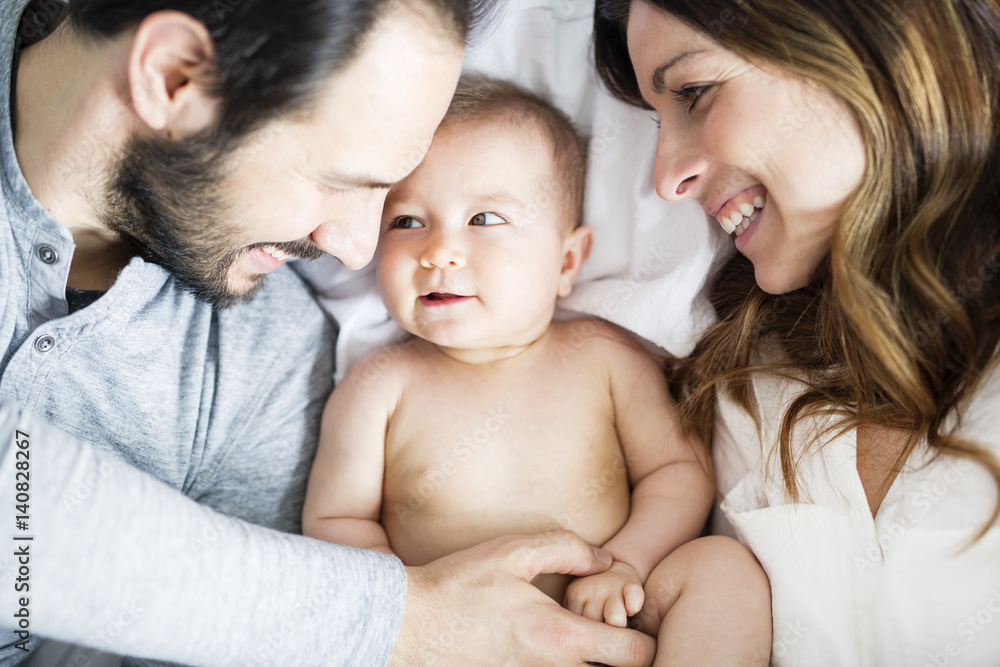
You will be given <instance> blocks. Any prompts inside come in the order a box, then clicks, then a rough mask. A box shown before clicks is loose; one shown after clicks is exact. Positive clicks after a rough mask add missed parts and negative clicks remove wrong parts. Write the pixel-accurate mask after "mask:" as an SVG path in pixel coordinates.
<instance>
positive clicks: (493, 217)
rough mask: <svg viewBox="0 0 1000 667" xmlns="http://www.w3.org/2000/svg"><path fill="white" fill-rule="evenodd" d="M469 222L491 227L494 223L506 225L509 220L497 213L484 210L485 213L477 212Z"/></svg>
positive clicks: (477, 225)
mask: <svg viewBox="0 0 1000 667" xmlns="http://www.w3.org/2000/svg"><path fill="white" fill-rule="evenodd" d="M469 224H470V225H475V226H476V227H491V226H493V225H506V224H507V221H506V220H505V219H503V218H502V217H500V216H499V215H497V214H496V213H490V212H489V211H484V212H483V213H476V214H475V215H474V216H472V219H471V220H469Z"/></svg>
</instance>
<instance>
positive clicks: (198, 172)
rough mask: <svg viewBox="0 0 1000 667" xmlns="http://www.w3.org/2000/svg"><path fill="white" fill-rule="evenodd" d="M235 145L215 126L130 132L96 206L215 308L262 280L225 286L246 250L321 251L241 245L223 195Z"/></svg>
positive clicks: (302, 245)
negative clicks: (174, 135)
mask: <svg viewBox="0 0 1000 667" xmlns="http://www.w3.org/2000/svg"><path fill="white" fill-rule="evenodd" d="M235 144H236V142H233V141H229V142H226V141H223V140H221V139H220V138H219V133H218V132H217V131H216V130H206V131H203V132H200V133H198V134H196V135H193V136H191V137H188V138H185V139H181V140H176V141H174V140H170V139H163V138H160V137H141V138H140V137H137V136H133V137H132V138H131V139H129V141H128V143H127V144H126V145H125V147H124V148H123V149H122V151H121V153H120V155H119V156H118V158H117V159H116V160H115V161H114V162H113V164H112V165H111V170H110V172H109V175H108V179H107V185H106V189H105V197H104V201H103V205H101V206H100V207H99V215H100V217H101V220H102V222H103V223H104V224H105V226H106V227H107V228H108V229H109V230H111V231H113V232H115V233H116V234H118V235H119V236H120V237H121V238H122V239H123V240H126V241H130V242H131V243H132V244H134V245H135V246H136V247H137V249H138V252H139V254H140V255H141V256H142V258H143V259H145V260H146V261H149V262H152V263H154V264H159V265H160V266H162V267H164V268H165V269H167V270H168V271H170V272H171V273H172V274H173V275H174V277H175V278H176V280H177V282H178V284H179V285H180V286H181V287H182V288H183V289H185V290H187V291H189V292H191V293H192V294H193V295H194V296H195V297H196V298H198V299H200V300H202V301H205V302H207V303H210V304H211V305H212V306H214V307H216V308H228V307H229V306H232V305H234V304H236V303H240V302H243V301H247V300H249V299H250V298H252V297H253V295H254V294H255V293H256V292H257V291H258V290H259V289H260V287H261V285H262V284H263V280H264V276H263V275H255V276H251V277H249V279H250V281H251V284H250V286H249V287H248V288H246V289H239V290H238V289H236V288H235V287H234V286H233V285H232V284H231V280H230V275H229V274H230V270H231V269H232V267H233V266H234V265H235V264H236V262H237V261H238V260H239V259H240V258H242V257H243V256H244V255H246V253H247V252H249V251H250V250H252V249H254V248H262V247H265V246H273V247H275V248H278V249H279V250H281V251H283V252H285V253H287V254H288V255H291V256H292V257H301V258H303V259H316V258H318V257H319V256H320V255H322V254H323V253H322V251H321V250H320V249H319V248H318V247H316V245H315V244H313V243H312V242H311V241H309V240H308V239H306V240H300V241H287V242H284V243H257V244H253V245H250V246H247V245H245V244H244V242H243V241H242V240H241V236H240V233H239V230H238V228H237V227H236V226H235V225H234V224H233V221H232V220H231V216H230V215H229V211H228V207H227V204H226V202H225V197H224V194H225V186H226V184H227V178H226V175H227V173H229V170H230V169H231V167H232V164H231V162H232V160H231V158H232V156H233V154H234V153H235V152H236V150H237V149H238V145H235Z"/></svg>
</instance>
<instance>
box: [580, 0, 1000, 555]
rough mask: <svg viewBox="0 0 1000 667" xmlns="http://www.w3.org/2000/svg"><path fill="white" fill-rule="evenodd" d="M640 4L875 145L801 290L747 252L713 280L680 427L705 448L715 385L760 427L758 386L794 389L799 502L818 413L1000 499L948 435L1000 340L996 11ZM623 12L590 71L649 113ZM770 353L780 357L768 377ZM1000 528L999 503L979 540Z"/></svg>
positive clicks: (970, 4) (988, 2) (666, 0)
mask: <svg viewBox="0 0 1000 667" xmlns="http://www.w3.org/2000/svg"><path fill="white" fill-rule="evenodd" d="M632 1H639V0H632ZM642 1H647V0H642ZM648 1H651V4H653V5H655V6H656V7H659V8H660V9H663V10H665V11H667V12H669V13H670V14H672V15H673V16H675V17H677V18H679V19H680V20H683V21H685V22H687V23H688V24H689V25H691V26H693V27H694V28H695V29H696V30H698V31H700V32H702V33H704V34H706V35H708V36H709V37H711V38H712V39H714V40H715V41H717V42H718V43H719V44H721V45H722V46H723V47H724V48H726V49H728V50H730V51H732V52H734V53H736V54H738V55H740V56H741V57H743V58H745V59H747V60H750V61H754V62H758V63H764V64H769V65H773V66H777V67H779V68H781V69H783V70H785V71H788V72H791V73H793V74H795V75H798V76H801V77H803V78H805V79H807V80H811V81H815V82H818V83H820V84H821V85H823V86H825V87H826V88H828V89H830V90H831V91H833V92H834V93H835V94H836V95H838V96H839V97H840V98H841V99H843V100H844V101H845V102H846V103H847V104H848V106H849V107H850V108H851V109H852V111H853V113H854V115H855V117H856V118H857V119H858V122H859V125H860V127H861V129H862V133H863V136H864V139H865V144H866V149H867V167H866V173H865V175H864V177H863V179H862V181H861V184H860V185H859V186H858V188H857V190H856V191H855V192H854V194H853V195H852V196H851V197H850V198H849V200H848V201H847V203H846V204H845V206H844V209H843V210H842V212H841V214H840V216H839V219H838V222H837V224H836V226H835V230H834V234H833V239H832V247H831V250H830V253H829V255H828V256H827V258H826V260H825V261H824V263H823V264H822V265H821V267H820V268H819V270H818V271H817V272H816V275H815V276H814V277H813V280H812V283H811V284H810V285H809V286H807V287H805V288H803V289H801V290H796V291H794V292H791V293H788V294H783V295H770V294H767V293H765V292H763V290H761V289H760V288H759V287H757V285H756V283H755V281H754V272H753V266H752V265H751V264H750V262H749V261H748V260H746V259H745V258H744V257H742V256H740V255H737V256H736V257H733V258H732V259H731V260H729V261H728V262H727V263H726V264H725V265H724V266H723V267H722V269H721V271H720V272H719V273H718V274H717V275H716V276H715V277H714V279H713V282H712V288H711V302H712V305H713V307H714V308H715V311H716V313H717V315H718V323H717V324H715V325H714V326H713V327H711V328H710V329H709V330H708V331H707V332H706V333H705V334H704V336H703V337H702V339H701V340H700V342H699V343H698V345H697V347H696V349H695V351H694V353H693V355H692V357H691V358H690V359H689V360H687V361H686V362H685V363H684V364H683V365H682V368H681V373H682V382H681V385H682V391H683V396H684V400H683V401H682V405H681V408H682V414H683V415H684V417H685V422H686V425H687V427H688V428H689V429H691V430H693V431H695V432H697V433H698V434H700V435H701V436H702V437H703V438H704V440H705V442H709V441H710V440H709V437H710V435H711V429H712V423H713V420H714V410H715V401H716V397H717V392H718V391H719V389H720V388H721V387H723V386H724V387H725V388H726V390H727V391H728V392H730V394H731V395H732V396H733V397H734V399H735V400H737V401H738V402H739V403H741V404H742V405H743V406H744V407H745V408H746V409H747V410H748V411H749V412H750V413H751V414H752V415H754V418H755V419H756V420H757V423H758V426H759V424H760V421H759V420H760V415H758V414H757V412H756V409H755V400H754V395H753V389H752V384H751V379H752V377H753V375H754V374H755V373H760V372H767V373H772V374H777V375H782V376H787V377H794V378H796V379H798V380H804V381H805V382H806V384H807V387H808V389H807V390H806V391H805V393H803V394H802V395H801V396H799V397H798V398H796V399H795V400H794V401H792V403H791V405H790V406H789V407H788V409H787V411H786V412H785V414H784V416H783V420H782V424H781V430H780V437H779V443H778V450H779V452H780V457H781V465H782V472H783V475H784V479H785V483H786V486H787V488H788V491H789V493H790V495H791V496H792V498H794V499H797V498H798V497H799V494H798V489H797V486H796V479H795V461H794V460H793V458H792V450H791V444H790V440H791V433H792V429H793V428H794V426H795V424H796V423H797V422H798V421H799V420H801V419H803V418H805V417H807V416H810V415H815V414H832V415H834V416H835V417H836V418H835V419H834V420H833V426H831V427H830V428H829V429H828V430H827V431H826V434H829V433H830V432H831V431H833V432H844V431H847V430H849V429H853V428H857V427H858V426H860V425H864V424H871V425H879V426H884V427H889V428H895V429H901V430H906V431H909V432H911V433H912V434H913V435H912V437H911V438H910V440H909V442H908V445H907V446H906V448H905V449H904V451H903V452H901V454H900V456H899V458H898V459H897V460H896V464H895V465H896V469H899V468H900V467H901V466H902V465H903V463H904V462H905V460H906V457H907V456H908V455H909V454H910V452H911V451H912V450H913V448H914V447H915V446H916V444H917V442H919V440H920V438H922V437H926V438H927V442H928V444H929V445H930V446H931V447H932V448H934V449H935V450H936V451H937V452H947V453H949V454H953V455H956V456H960V457H964V458H968V459H971V460H974V461H977V462H978V463H980V464H982V465H983V466H984V467H985V468H986V470H987V471H988V472H989V473H990V474H991V475H992V477H993V478H994V481H995V482H996V483H997V484H998V487H1000V462H998V460H997V457H996V455H994V454H993V453H992V452H990V451H989V450H988V449H987V448H985V447H983V446H981V445H980V444H978V443H975V442H970V441H968V440H965V439H963V438H960V437H957V436H956V435H955V434H954V426H956V425H957V424H958V422H960V420H961V413H962V409H963V407H964V406H965V405H967V403H968V402H969V401H970V399H971V398H972V397H973V396H974V395H975V392H976V390H977V388H978V386H979V385H980V383H981V382H982V380H983V379H984V377H985V376H986V374H987V373H988V372H990V371H991V370H993V369H994V367H995V364H996V363H997V352H998V350H997V346H998V342H1000V136H998V135H1000V130H998V128H1000V114H998V110H1000V5H998V3H997V2H996V0H950V1H946V0H895V1H893V0H839V1H837V2H830V0H803V1H800V2H788V1H787V0H754V1H753V2H745V1H732V0H730V1H728V2H727V1H724V0H648ZM629 2H630V0H599V2H598V5H599V7H598V11H597V14H596V16H595V20H594V22H595V49H596V56H597V66H598V71H599V73H600V74H601V76H602V78H603V79H604V81H605V83H606V84H607V86H608V87H609V88H610V89H611V91H612V92H613V93H614V94H615V95H617V96H618V97H620V98H621V99H623V100H626V101H628V102H630V103H632V104H637V105H642V100H641V96H640V95H639V89H638V85H637V82H636V78H635V73H634V72H633V70H632V67H631V63H630V61H629V59H628V52H627V48H626V42H625V33H624V26H625V23H624V22H625V19H626V18H627V13H628V6H629ZM746 35H754V36H755V38H754V39H746V38H745V36H746ZM772 341H773V342H774V343H776V344H777V345H778V346H779V348H780V350H781V351H782V352H783V355H782V360H781V361H780V362H769V363H764V362H762V361H761V354H760V353H761V351H762V347H763V346H764V345H765V344H770V342H772ZM952 417H958V422H956V423H951V422H950V421H949V420H950V419H951V418H952ZM816 442H817V440H814V441H813V445H815V444H816ZM998 515H1000V501H998V504H997V505H996V506H995V507H994V510H993V516H992V517H991V519H990V520H989V522H988V523H987V524H986V525H985V526H984V527H983V530H982V532H981V533H980V536H981V535H982V534H984V533H985V531H986V530H987V529H988V528H989V526H990V525H992V524H993V523H994V522H995V521H996V519H997V516H998Z"/></svg>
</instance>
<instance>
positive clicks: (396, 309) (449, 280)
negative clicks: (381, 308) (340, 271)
mask: <svg viewBox="0 0 1000 667" xmlns="http://www.w3.org/2000/svg"><path fill="white" fill-rule="evenodd" d="M551 155H552V151H551V149H550V148H549V146H547V145H545V144H544V143H543V142H542V141H541V140H540V137H536V133H534V132H531V131H527V132H520V133H518V132H517V131H516V130H514V129H509V128H499V127H497V126H496V125H491V124H485V125H482V126H476V125H472V124H470V123H463V122H457V123H452V124H449V125H446V126H445V127H442V128H440V129H439V130H438V132H437V134H435V135H434V141H433V143H432V144H431V147H430V150H429V151H428V152H427V156H426V157H425V158H424V160H423V162H421V163H420V165H419V166H418V167H417V168H416V170H414V172H413V173H412V174H410V176H408V177H407V178H406V179H404V180H403V181H402V182H400V183H399V184H398V185H396V186H395V187H394V188H393V189H392V190H391V191H390V192H389V196H388V198H387V199H386V203H385V211H384V213H383V215H382V231H381V238H380V240H379V246H378V250H377V253H376V261H377V275H378V287H379V292H380V293H381V295H382V300H383V301H384V302H385V305H386V308H387V309H388V310H389V314H390V315H392V317H393V319H395V320H396V322H398V323H399V325H400V326H402V327H403V328H404V329H406V330H407V331H409V332H410V333H412V334H414V335H417V336H419V337H421V338H424V339H426V340H429V341H431V342H432V343H435V344H437V345H439V346H441V347H446V348H457V349H478V348H504V347H508V346H511V347H516V346H521V345H526V344H528V343H530V342H532V341H533V340H535V339H536V338H538V337H539V336H540V335H541V334H542V333H544V332H545V330H546V329H547V327H548V325H549V323H550V322H551V320H552V313H553V310H554V308H555V300H556V296H557V295H564V294H568V293H569V290H570V288H571V286H572V280H573V277H574V276H575V273H576V271H575V270H572V271H570V272H569V273H570V274H571V275H567V272H566V271H564V263H565V257H564V256H565V253H566V246H567V245H568V244H569V243H570V242H571V240H572V238H573V237H574V234H571V230H570V229H569V227H570V226H571V225H570V224H569V222H568V221H567V220H565V219H564V215H565V212H564V211H565V209H566V208H567V207H566V206H565V205H564V204H563V203H562V202H563V199H562V198H561V197H560V196H559V192H560V188H559V187H558V184H557V183H555V182H554V180H553V178H554V176H553V171H554V170H553V167H552V158H551ZM587 241H588V244H589V237H588V239H587ZM588 247H589V246H588Z"/></svg>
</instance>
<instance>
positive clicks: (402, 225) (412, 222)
mask: <svg viewBox="0 0 1000 667" xmlns="http://www.w3.org/2000/svg"><path fill="white" fill-rule="evenodd" d="M423 226H424V223H422V222H420V221H419V220H417V219H416V218H414V217H413V216H412V215H401V216H399V217H397V218H393V220H392V223H391V224H390V225H389V227H390V229H417V228H419V227H423Z"/></svg>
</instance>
